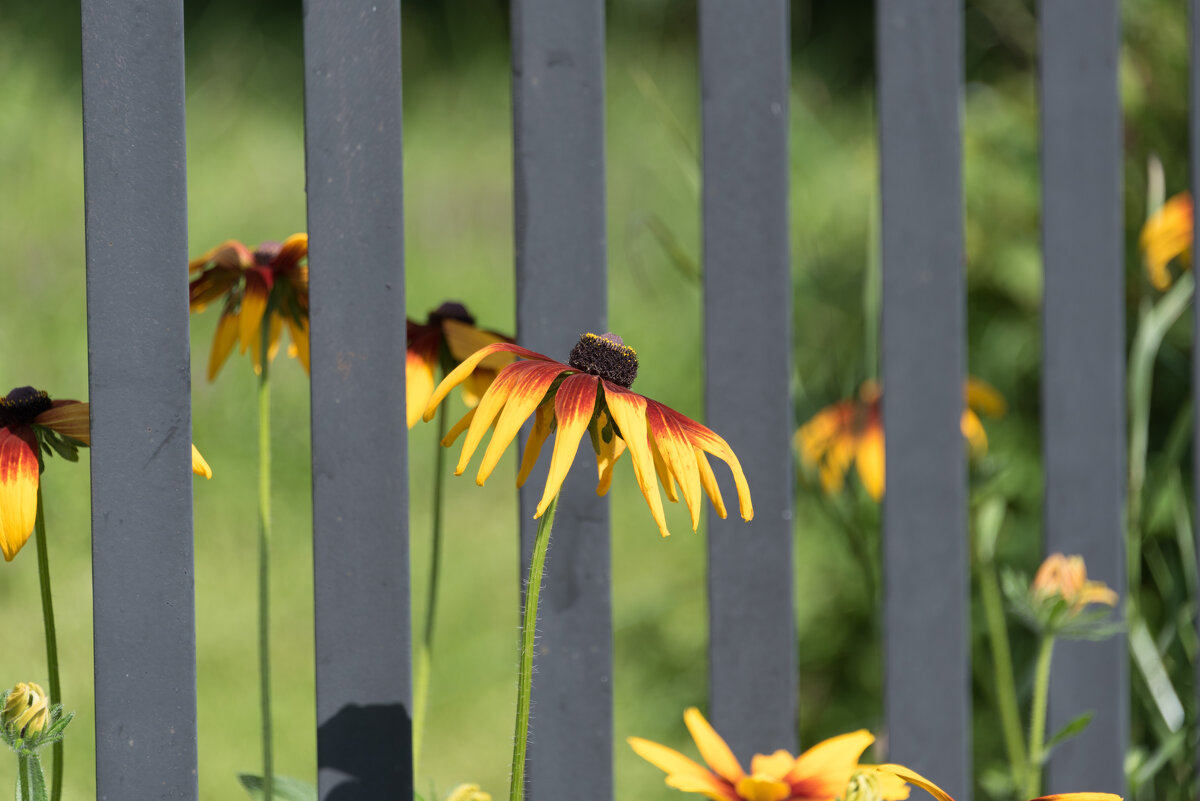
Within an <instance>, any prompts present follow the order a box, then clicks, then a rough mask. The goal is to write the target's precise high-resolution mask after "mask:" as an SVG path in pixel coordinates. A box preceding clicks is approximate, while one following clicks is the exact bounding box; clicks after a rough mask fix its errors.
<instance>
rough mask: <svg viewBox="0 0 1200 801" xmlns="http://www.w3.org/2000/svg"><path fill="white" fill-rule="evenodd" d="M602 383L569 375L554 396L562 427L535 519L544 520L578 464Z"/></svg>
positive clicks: (580, 374) (555, 408) (593, 377)
mask: <svg viewBox="0 0 1200 801" xmlns="http://www.w3.org/2000/svg"><path fill="white" fill-rule="evenodd" d="M505 369H508V368H505ZM599 380H600V379H598V378H597V377H596V376H594V375H588V374H587V373H576V374H575V375H572V376H568V377H567V380H565V381H563V382H562V384H560V385H559V387H558V391H557V392H556V393H555V394H554V420H555V422H556V423H557V424H558V433H556V434H555V435H554V452H553V453H552V454H551V456H550V472H549V474H548V475H547V476H546V488H545V489H544V490H542V500H541V501H539V502H538V507H537V511H536V512H535V513H534V515H533V516H534V517H541V516H542V514H543V513H544V512H545V511H546V509H547V507H549V506H550V501H552V500H554V498H555V497H556V496H557V495H558V491H559V490H560V489H562V484H563V481H565V480H566V478H567V473H568V471H570V469H571V465H572V464H573V463H574V461H575V453H576V452H577V451H578V450H579V440H581V439H582V438H583V432H585V431H587V427H588V424H589V423H590V422H592V415H593V414H594V412H595V409H596V392H597V387H598V386H599ZM480 405H482V404H480Z"/></svg>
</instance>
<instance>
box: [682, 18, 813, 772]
mask: <svg viewBox="0 0 1200 801" xmlns="http://www.w3.org/2000/svg"><path fill="white" fill-rule="evenodd" d="M789 79H790V58H789V52H788V5H787V3H786V2H782V0H770V2H759V3H752V4H746V3H742V2H737V0H704V2H702V3H701V4H700V84H701V95H702V98H703V103H702V106H701V111H702V125H703V128H702V139H703V166H704V194H703V215H704V313H705V325H706V328H705V364H706V367H705V391H706V396H705V398H706V407H707V409H706V420H705V422H706V423H707V424H708V425H709V427H711V428H712V429H714V430H715V431H717V432H718V433H720V434H721V435H722V436H723V437H724V438H725V439H726V440H727V441H728V442H729V445H730V447H732V448H733V450H734V452H735V453H737V455H738V457H739V459H740V461H741V463H742V467H743V469H744V470H745V472H746V476H747V480H748V481H749V483H750V488H751V491H752V493H753V496H754V510H755V518H754V520H753V522H751V523H750V524H746V523H745V522H743V521H742V520H741V518H740V516H739V515H738V513H737V508H736V504H735V503H734V502H733V501H732V500H727V505H728V506H729V517H728V518H727V519H726V520H721V519H720V517H718V516H717V514H716V513H715V511H712V510H711V509H710V511H709V512H708V518H707V519H708V594H709V696H710V704H711V708H710V710H709V711H710V713H711V719H712V722H713V725H714V726H715V727H716V729H717V730H718V731H719V732H721V733H722V736H724V737H725V738H726V739H727V740H728V741H729V743H730V745H731V747H732V748H733V749H734V751H735V752H736V753H737V755H738V756H739V757H740V758H741V759H742V760H748V759H749V757H750V756H751V755H752V754H754V753H772V752H774V751H775V750H776V749H779V748H786V749H794V748H795V747H796V706H797V676H796V662H797V657H796V644H795V643H796V618H795V611H794V606H795V590H794V585H795V580H794V577H793V565H792V493H793V487H794V480H795V479H794V475H793V456H792V450H791V432H792V429H793V427H794V425H795V418H794V416H793V414H792V404H791V393H790V378H791V333H790V332H791V265H790V256H789V254H790V250H789V247H788V175H789V171H788V88H789ZM751 399H752V400H751ZM748 404H752V406H753V408H752V409H751V408H749V407H748ZM716 472H717V475H718V481H720V483H721V491H722V494H723V495H724V497H725V498H726V499H733V498H736V493H735V492H734V488H733V482H732V480H730V479H729V476H728V471H726V470H723V469H718V470H717V471H716Z"/></svg>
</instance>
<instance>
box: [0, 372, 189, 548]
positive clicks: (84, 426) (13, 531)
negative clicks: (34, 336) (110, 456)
mask: <svg viewBox="0 0 1200 801" xmlns="http://www.w3.org/2000/svg"><path fill="white" fill-rule="evenodd" d="M90 444H91V432H90V421H89V407H88V404H86V403H81V402H79V401H76V400H51V399H50V396H49V395H48V394H46V393H45V392H42V391H41V390H37V389H34V388H33V387H17V388H16V389H14V390H13V391H12V392H10V393H8V395H6V396H4V397H3V398H0V551H2V552H3V553H4V561H6V562H11V561H12V560H13V557H14V556H16V555H17V552H18V551H20V550H21V548H22V547H23V546H24V545H25V543H26V542H27V541H28V540H29V535H31V534H32V533H33V526H34V523H35V522H36V520H37V491H38V484H39V482H40V480H41V471H42V458H41V455H42V453H45V454H46V455H47V456H49V455H51V454H53V453H57V454H59V455H60V456H62V457H63V458H65V459H69V460H71V461H74V460H75V459H76V458H78V456H77V454H76V448H78V447H80V446H83V447H87V446H88V445H90ZM192 472H194V473H197V474H198V475H203V476H205V477H206V478H211V477H212V469H211V468H210V467H209V466H208V463H207V462H205V461H204V457H203V456H201V455H200V452H199V451H198V450H196V446H195V445H193V446H192Z"/></svg>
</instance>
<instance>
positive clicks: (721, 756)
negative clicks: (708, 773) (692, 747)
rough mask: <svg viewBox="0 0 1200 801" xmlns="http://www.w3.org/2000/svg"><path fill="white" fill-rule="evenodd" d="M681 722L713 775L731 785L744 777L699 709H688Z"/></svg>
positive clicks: (731, 752)
mask: <svg viewBox="0 0 1200 801" xmlns="http://www.w3.org/2000/svg"><path fill="white" fill-rule="evenodd" d="M683 722H684V724H685V725H686V726H687V728H688V731H689V732H690V733H691V735H692V739H693V740H695V741H696V748H697V749H699V751H700V756H702V757H704V761H705V762H707V763H708V766H709V767H710V768H712V769H713V772H714V773H716V774H717V775H718V776H720V777H721V778H722V779H725V780H726V781H728V782H731V783H736V782H737V781H738V780H739V779H741V778H742V777H743V776H745V775H746V773H745V771H743V770H742V766H741V765H740V764H738V761H737V757H735V756H734V755H733V751H732V750H731V749H730V748H729V745H728V744H726V742H725V741H724V740H723V739H721V735H719V734H717V732H716V730H715V729H713V727H712V726H711V725H709V723H708V721H707V720H705V719H704V715H703V714H701V713H700V710H699V709H697V708H696V707H694V706H692V707H688V708H687V709H686V710H685V711H684V713H683Z"/></svg>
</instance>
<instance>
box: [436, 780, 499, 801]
mask: <svg viewBox="0 0 1200 801" xmlns="http://www.w3.org/2000/svg"><path fill="white" fill-rule="evenodd" d="M446 801H492V794H491V793H489V792H486V791H484V790H481V789H479V785H478V784H460V785H458V786H457V787H455V788H454V789H453V790H451V791H450V795H448V796H446Z"/></svg>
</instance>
